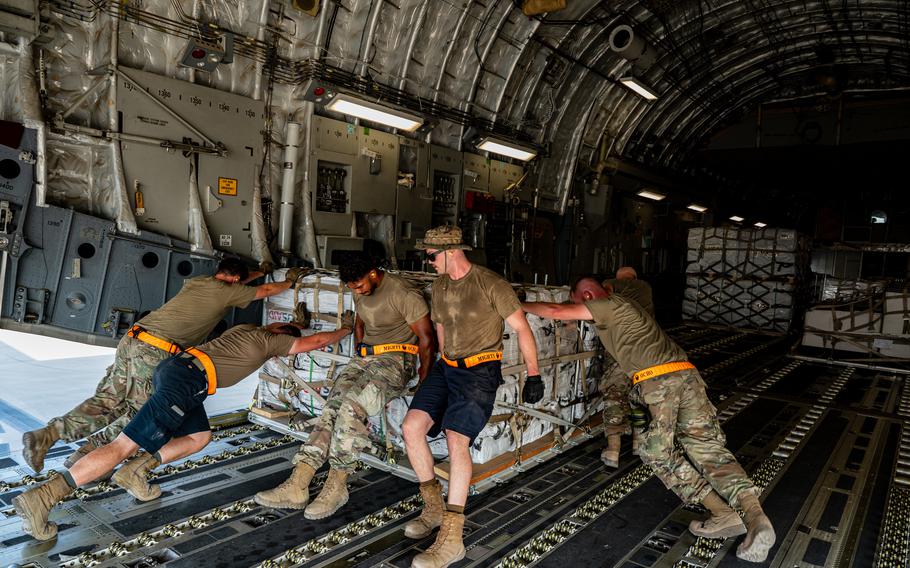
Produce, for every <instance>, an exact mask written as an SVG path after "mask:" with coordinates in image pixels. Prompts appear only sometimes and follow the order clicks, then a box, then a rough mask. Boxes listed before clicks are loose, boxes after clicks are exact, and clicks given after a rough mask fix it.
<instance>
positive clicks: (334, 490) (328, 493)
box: [303, 468, 348, 521]
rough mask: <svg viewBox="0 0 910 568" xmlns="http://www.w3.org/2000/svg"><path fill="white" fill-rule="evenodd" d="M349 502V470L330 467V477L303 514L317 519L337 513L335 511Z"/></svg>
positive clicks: (313, 519)
mask: <svg viewBox="0 0 910 568" xmlns="http://www.w3.org/2000/svg"><path fill="white" fill-rule="evenodd" d="M347 502H348V472H346V471H342V470H340V469H334V468H333V469H330V470H329V477H328V478H327V479H326V480H325V485H323V486H322V491H320V492H319V496H317V497H316V499H314V500H313V502H312V503H310V504H309V506H307V508H306V511H304V512H303V516H304V517H306V518H308V519H310V520H311V521H315V520H317V519H324V518H326V517H330V516H332V515H334V514H335V511H337V510H338V509H340V508H341V507H342V506H344V504H345V503H347Z"/></svg>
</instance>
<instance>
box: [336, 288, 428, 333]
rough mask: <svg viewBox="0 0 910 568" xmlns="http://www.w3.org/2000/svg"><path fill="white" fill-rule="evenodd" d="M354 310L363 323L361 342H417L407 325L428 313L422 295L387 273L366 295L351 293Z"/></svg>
mask: <svg viewBox="0 0 910 568" xmlns="http://www.w3.org/2000/svg"><path fill="white" fill-rule="evenodd" d="M354 307H356V308H357V315H358V316H360V319H362V320H363V328H364V329H363V342H364V343H366V344H367V345H382V344H385V343H417V336H416V335H414V332H413V331H411V327H410V326H409V324H413V323H416V322H417V321H419V320H420V319H421V318H423V317H424V316H425V315H427V314H428V313H429V309H428V308H427V303H426V302H425V301H424V299H423V295H421V293H420V292H419V291H418V290H417V289H416V288H414V287H413V286H412V285H411V284H410V283H409V282H408V281H407V280H405V279H404V278H402V277H400V276H396V275H395V274H389V273H386V274H385V275H384V276H383V277H382V282H380V283H379V286H377V287H376V288H375V289H374V290H373V293H372V294H370V295H369V296H364V295H361V294H354Z"/></svg>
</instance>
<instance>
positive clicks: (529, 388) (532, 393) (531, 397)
mask: <svg viewBox="0 0 910 568" xmlns="http://www.w3.org/2000/svg"><path fill="white" fill-rule="evenodd" d="M542 398H543V381H542V380H541V379H540V375H528V378H527V379H525V388H524V389H522V391H521V400H522V401H523V402H524V403H525V404H536V403H538V402H540V399H542Z"/></svg>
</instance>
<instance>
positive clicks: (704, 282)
mask: <svg viewBox="0 0 910 568" xmlns="http://www.w3.org/2000/svg"><path fill="white" fill-rule="evenodd" d="M796 293H797V288H796V286H795V284H793V283H792V282H789V281H778V280H750V279H734V278H728V277H725V276H719V277H713V278H711V277H706V276H692V275H690V276H689V277H688V278H686V290H685V293H684V296H683V315H685V316H687V317H689V318H692V319H696V320H698V321H703V322H706V323H716V324H722V325H733V326H735V327H747V328H753V329H761V330H766V331H780V332H785V331H787V330H788V329H789V328H790V325H791V323H792V321H793V315H794V310H793V307H794V303H795V295H796Z"/></svg>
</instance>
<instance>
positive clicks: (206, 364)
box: [185, 347, 218, 395]
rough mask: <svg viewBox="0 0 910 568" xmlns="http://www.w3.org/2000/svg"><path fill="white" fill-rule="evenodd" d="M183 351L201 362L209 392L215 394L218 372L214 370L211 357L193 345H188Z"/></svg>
mask: <svg viewBox="0 0 910 568" xmlns="http://www.w3.org/2000/svg"><path fill="white" fill-rule="evenodd" d="M185 352H186V353H189V354H190V355H192V356H193V357H195V358H196V359H197V360H198V361H199V362H200V363H202V367H203V368H204V369H205V378H206V380H208V382H209V394H210V395H212V394H215V390H217V388H218V374H217V373H216V372H215V364H214V363H212V358H211V357H209V356H208V355H206V354H205V353H203V352H202V351H200V350H198V349H196V348H195V347H190V348H189V349H186V350H185Z"/></svg>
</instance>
